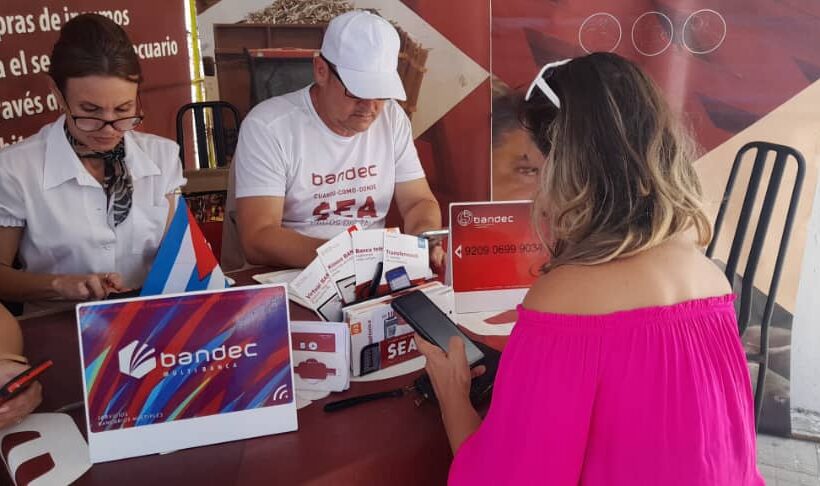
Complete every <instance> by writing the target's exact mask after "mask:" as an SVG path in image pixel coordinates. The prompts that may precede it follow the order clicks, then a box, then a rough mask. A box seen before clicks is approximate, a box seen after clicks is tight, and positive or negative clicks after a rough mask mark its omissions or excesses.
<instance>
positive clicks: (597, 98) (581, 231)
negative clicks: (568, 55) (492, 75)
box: [525, 53, 711, 270]
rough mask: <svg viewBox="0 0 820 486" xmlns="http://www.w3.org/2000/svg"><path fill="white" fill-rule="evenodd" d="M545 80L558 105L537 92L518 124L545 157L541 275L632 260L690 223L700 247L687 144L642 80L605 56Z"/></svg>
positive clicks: (697, 190)
mask: <svg viewBox="0 0 820 486" xmlns="http://www.w3.org/2000/svg"><path fill="white" fill-rule="evenodd" d="M545 76H546V77H547V78H546V82H547V83H548V85H549V86H550V88H552V90H553V91H555V93H556V95H557V96H558V99H559V100H560V102H561V107H560V108H556V107H555V106H554V105H553V104H552V103H551V102H549V100H547V99H546V97H545V96H541V95H540V94H539V95H537V96H535V97H534V98H532V99H531V101H530V102H528V103H527V108H528V110H527V112H526V115H525V120H526V126H527V127H528V128H529V129H530V130H531V131H532V134H533V136H534V138H535V140H536V142H537V144H538V146H539V147H540V148H541V149H542V150H546V154H545V155H546V156H547V163H546V165H545V170H544V171H543V173H542V180H541V184H540V187H539V197H538V198H537V205H536V207H537V208H538V209H537V210H536V211H535V212H534V214H535V215H536V220H537V221H536V222H537V223H538V224H537V228H539V229H541V228H543V227H544V226H546V229H548V231H549V233H550V234H549V237H548V238H547V239H548V240H549V243H550V244H549V245H548V246H549V247H550V249H551V251H552V253H553V258H552V260H551V261H550V264H549V266H548V267H547V270H548V269H549V268H551V267H555V266H558V265H564V264H580V265H594V264H597V263H604V262H607V261H610V260H613V259H616V258H619V257H626V256H630V255H634V254H636V253H639V252H641V251H643V250H645V249H648V248H651V247H653V246H656V245H658V244H660V243H662V242H663V241H665V240H667V239H668V238H670V237H672V236H674V235H676V234H678V233H681V232H683V231H686V230H688V229H689V228H691V227H693V226H694V227H695V228H696V230H697V233H698V237H699V242H700V243H701V244H706V243H707V242H708V241H709V239H710V232H711V230H710V225H709V221H708V219H707V217H706V214H705V213H704V211H703V209H702V206H701V186H700V181H699V180H698V176H697V174H696V173H695V169H694V167H693V162H694V160H695V147H694V143H693V142H692V140H691V138H690V136H689V134H688V133H687V131H686V130H685V129H684V128H683V126H682V125H681V124H680V123H679V122H678V120H677V119H676V117H675V116H673V114H672V113H671V111H670V109H669V107H668V106H667V104H666V102H665V101H664V99H663V97H662V96H661V95H660V93H659V91H658V89H657V88H656V87H655V84H654V83H653V82H652V80H651V79H650V78H649V77H648V76H647V75H646V74H644V73H643V72H642V71H641V70H640V69H639V68H638V67H637V66H636V65H635V64H633V63H632V62H630V61H628V60H626V59H624V58H622V57H620V56H618V55H616V54H610V53H593V54H590V55H588V56H584V57H580V58H577V59H574V60H572V61H571V62H569V63H567V64H564V65H562V66H558V67H556V68H554V71H551V72H548V73H545ZM541 215H544V217H543V219H542V216H541Z"/></svg>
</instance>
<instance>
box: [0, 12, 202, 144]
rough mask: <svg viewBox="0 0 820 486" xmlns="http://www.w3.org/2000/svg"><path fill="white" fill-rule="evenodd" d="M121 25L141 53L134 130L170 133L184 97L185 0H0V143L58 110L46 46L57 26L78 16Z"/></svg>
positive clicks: (23, 134) (187, 89)
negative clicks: (139, 122) (139, 119)
mask: <svg viewBox="0 0 820 486" xmlns="http://www.w3.org/2000/svg"><path fill="white" fill-rule="evenodd" d="M90 12H94V13H99V14H101V15H104V16H106V17H109V18H110V19H112V20H113V21H114V22H116V23H118V24H119V25H120V26H122V27H123V28H124V29H125V31H126V32H127V33H128V35H129V37H130V38H131V41H132V42H133V43H134V49H135V51H136V52H137V55H139V57H140V63H141V65H142V71H143V76H144V78H145V82H144V83H143V85H142V87H141V89H140V101H141V102H142V104H143V110H144V112H145V122H144V124H143V126H142V127H141V128H140V130H144V131H146V132H149V133H154V134H157V135H162V136H164V137H167V138H171V139H175V138H176V122H175V120H176V112H177V110H178V109H179V108H180V107H181V106H182V105H183V104H185V103H188V102H190V101H191V81H190V79H191V76H190V69H189V62H188V40H187V32H186V27H185V2H183V1H181V0H180V1H177V2H167V1H165V0H120V1H117V2H110V1H106V0H71V1H60V0H38V1H37V2H32V1H30V0H3V1H2V2H0V148H2V147H5V146H6V145H11V144H13V143H17V142H19V141H21V140H23V139H25V138H27V137H29V136H31V135H33V134H34V133H36V132H37V131H38V130H39V129H40V127H42V126H43V125H45V124H46V123H49V122H52V121H54V120H55V119H56V118H57V116H58V115H59V113H58V106H57V99H56V97H55V96H54V94H52V93H51V92H50V90H49V84H48V74H47V73H48V68H49V66H50V63H51V60H50V56H51V51H52V48H53V46H54V43H55V42H56V41H57V38H58V37H59V35H60V32H59V31H60V29H61V28H62V26H63V25H65V23H66V22H68V21H69V20H70V19H71V18H73V17H75V16H77V15H79V14H81V13H90Z"/></svg>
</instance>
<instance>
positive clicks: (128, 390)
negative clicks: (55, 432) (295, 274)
mask: <svg viewBox="0 0 820 486" xmlns="http://www.w3.org/2000/svg"><path fill="white" fill-rule="evenodd" d="M77 322H78V328H79V336H80V356H81V360H82V366H83V385H84V395H85V406H86V422H87V427H88V443H89V448H90V456H91V462H93V463H97V462H105V461H112V460H116V459H122V458H127V457H134V456H140V455H146V454H153V453H161V452H169V451H174V450H178V449H185V448H189V447H196V446H202V445H207V444H215V443H220V442H227V441H233V440H239V439H246V438H250V437H258V436H262V435H269V434H276V433H281V432H289V431H293V430H296V429H297V423H296V403H295V396H294V388H293V383H294V382H293V371H292V366H291V345H290V332H289V329H288V326H289V324H288V323H289V318H288V297H287V291H286V287H285V286H284V285H262V286H256V287H245V288H235V289H226V290H217V291H205V292H192V293H186V294H175V295H163V296H156V297H140V298H135V299H124V300H119V301H108V302H96V303H89V304H81V305H78V306H77Z"/></svg>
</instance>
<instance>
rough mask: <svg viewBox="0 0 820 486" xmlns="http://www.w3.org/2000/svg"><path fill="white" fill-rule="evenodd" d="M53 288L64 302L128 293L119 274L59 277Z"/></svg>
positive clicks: (55, 279) (53, 283)
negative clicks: (115, 293)
mask: <svg viewBox="0 0 820 486" xmlns="http://www.w3.org/2000/svg"><path fill="white" fill-rule="evenodd" d="M51 286H52V288H53V289H54V291H55V292H57V294H58V295H59V298H60V299H64V300H100V299H104V298H106V297H108V295H109V294H111V293H114V292H127V291H128V290H130V289H128V288H125V287H124V286H123V283H122V276H121V275H120V274H119V273H114V272H112V273H91V274H88V275H57V276H56V277H55V278H54V280H53V281H52V283H51Z"/></svg>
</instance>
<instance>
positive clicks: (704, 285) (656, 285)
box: [523, 246, 731, 314]
mask: <svg viewBox="0 0 820 486" xmlns="http://www.w3.org/2000/svg"><path fill="white" fill-rule="evenodd" d="M730 292H731V287H730V286H729V283H728V281H727V280H726V277H725V276H724V275H723V273H722V272H721V270H720V269H719V268H718V267H717V266H716V265H715V264H714V263H712V262H711V261H710V260H709V259H707V258H706V257H705V256H704V255H703V253H701V252H700V251H698V250H697V249H696V248H695V247H694V246H692V247H691V248H686V247H674V246H670V247H665V248H658V249H652V250H648V251H646V252H644V253H642V254H640V255H636V256H634V257H630V258H625V259H622V260H615V261H612V262H608V263H604V264H599V265H589V266H583V265H566V266H561V267H557V268H555V269H553V270H551V271H550V272H548V273H546V274H545V275H543V276H541V277H540V278H539V279H538V280H537V281H536V282H535V284H534V285H533V286H532V288H530V291H529V292H528V293H527V296H526V297H525V299H524V302H523V305H524V307H526V308H528V309H532V310H536V311H541V312H554V313H562V314H603V313H608V312H614V311H619V310H628V309H636V308H640V307H648V306H658V305H670V304H674V303H678V302H683V301H687V300H693V299H699V298H704V297H711V296H715V295H723V294H727V293H730Z"/></svg>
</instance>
